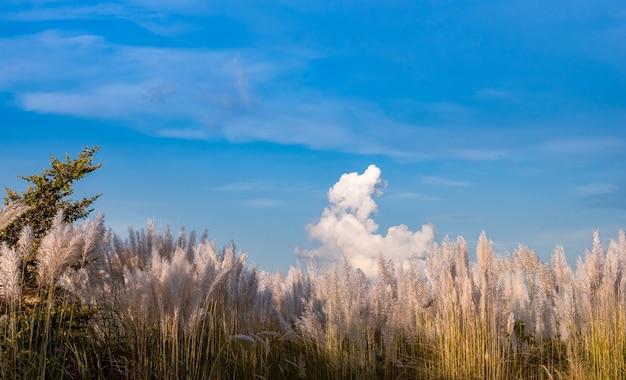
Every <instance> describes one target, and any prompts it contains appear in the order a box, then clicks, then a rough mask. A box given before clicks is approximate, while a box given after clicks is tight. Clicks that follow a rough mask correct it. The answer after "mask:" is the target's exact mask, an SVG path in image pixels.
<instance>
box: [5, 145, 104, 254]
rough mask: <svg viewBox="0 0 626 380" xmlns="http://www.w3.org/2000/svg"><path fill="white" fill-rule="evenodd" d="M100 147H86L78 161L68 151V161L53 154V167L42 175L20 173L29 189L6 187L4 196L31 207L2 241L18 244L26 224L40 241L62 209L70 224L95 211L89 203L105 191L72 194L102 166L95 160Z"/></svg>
mask: <svg viewBox="0 0 626 380" xmlns="http://www.w3.org/2000/svg"><path fill="white" fill-rule="evenodd" d="M98 149H99V147H97V146H96V147H94V148H92V149H89V147H85V148H84V149H83V151H82V152H81V153H80V155H79V156H78V158H76V159H74V160H72V159H71V158H70V156H69V154H67V153H66V154H65V161H61V160H58V159H57V158H56V157H54V156H53V155H50V157H51V158H52V162H51V164H50V166H51V167H50V168H45V169H44V170H43V172H42V173H41V174H34V175H31V176H28V177H23V176H20V178H22V179H24V180H26V181H28V182H31V183H32V185H29V186H28V189H27V190H26V191H25V192H23V191H19V192H18V191H15V190H11V189H9V188H7V187H5V190H6V192H7V196H6V197H4V203H5V205H9V204H12V203H14V202H17V203H21V204H24V205H26V206H29V209H28V211H26V212H24V213H23V214H22V215H21V216H20V217H18V218H17V219H15V220H14V221H13V222H12V223H11V224H9V225H8V226H6V227H5V228H4V229H2V230H1V231H0V242H2V241H3V242H6V243H8V244H9V245H10V246H14V245H15V244H16V243H17V241H18V239H19V236H20V232H21V231H22V229H23V228H24V227H25V226H31V227H32V229H33V235H34V237H35V241H36V242H38V241H39V240H40V239H41V238H43V237H44V236H45V234H46V232H47V231H48V230H49V229H50V226H51V225H52V219H53V218H54V216H55V215H56V214H57V213H58V212H59V211H60V210H63V213H64V218H65V221H66V222H69V223H73V222H75V221H76V220H79V219H82V218H85V217H87V216H88V215H89V213H91V211H93V209H92V208H89V206H90V205H91V204H92V203H93V202H94V201H95V200H96V199H98V197H99V196H100V195H101V194H97V195H95V196H93V197H89V198H83V199H81V200H79V201H74V200H72V199H68V197H69V196H70V195H72V193H73V192H74V191H73V189H72V185H73V184H74V182H75V181H76V180H79V179H81V178H83V177H84V176H85V175H87V174H88V173H91V172H92V171H94V170H96V169H98V168H99V167H100V166H102V164H93V163H92V161H93V158H94V157H93V155H94V153H96V152H97V151H98Z"/></svg>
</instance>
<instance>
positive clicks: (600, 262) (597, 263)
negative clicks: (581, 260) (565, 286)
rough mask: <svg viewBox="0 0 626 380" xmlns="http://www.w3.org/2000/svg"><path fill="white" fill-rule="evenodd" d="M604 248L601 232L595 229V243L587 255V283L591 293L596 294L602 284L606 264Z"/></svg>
mask: <svg viewBox="0 0 626 380" xmlns="http://www.w3.org/2000/svg"><path fill="white" fill-rule="evenodd" d="M603 251H604V249H603V247H602V241H601V240H600V232H599V231H598V230H594V231H593V245H592V247H591V252H587V255H586V257H585V276H586V281H585V283H586V284H587V286H588V290H589V294H591V295H592V297H593V295H595V293H596V291H597V290H598V288H599V287H600V285H601V284H602V280H603V279H602V275H603V266H604V253H603Z"/></svg>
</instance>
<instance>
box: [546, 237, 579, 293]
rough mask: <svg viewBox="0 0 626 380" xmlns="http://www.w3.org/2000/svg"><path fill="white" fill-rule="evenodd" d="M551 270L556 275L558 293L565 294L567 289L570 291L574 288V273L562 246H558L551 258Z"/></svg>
mask: <svg viewBox="0 0 626 380" xmlns="http://www.w3.org/2000/svg"><path fill="white" fill-rule="evenodd" d="M550 269H551V270H552V273H553V274H554V278H555V282H556V289H555V290H556V292H557V293H560V292H564V291H566V289H570V288H571V287H572V286H573V282H574V272H573V271H572V268H570V266H569V265H568V264H567V259H566V258H565V251H564V250H563V246H562V245H557V246H556V248H555V249H554V253H553V254H552V257H551V258H550Z"/></svg>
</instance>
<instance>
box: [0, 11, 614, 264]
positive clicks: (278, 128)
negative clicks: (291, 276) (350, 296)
mask: <svg viewBox="0 0 626 380" xmlns="http://www.w3.org/2000/svg"><path fill="white" fill-rule="evenodd" d="M623 41H626V3H624V2H622V1H602V0H600V1H579V0H573V1H568V2H562V1H558V2H557V1H548V2H546V1H535V0H526V1H518V0H507V1H475V2H465V1H445V0H442V1H435V0H433V1H416V2H404V1H385V2H373V1H359V2H356V1H347V2H343V3H341V4H336V2H331V1H308V2H304V1H302V2H295V1H274V2H256V1H255V2H252V1H224V2H222V1H212V2H204V1H195V0H186V1H174V0H165V1H159V0H154V1H148V0H135V1H109V2H99V3H97V4H94V2H87V1H85V2H79V1H63V0H59V1H45V0H39V1H12V0H8V1H4V2H2V5H0V52H1V53H0V116H1V119H2V122H1V124H0V125H1V127H0V128H1V129H2V138H1V139H0V159H1V160H2V162H3V165H1V166H0V180H1V182H2V184H3V185H5V186H8V187H10V188H22V189H23V188H25V185H26V183H25V182H24V181H22V180H20V179H18V178H17V176H18V175H28V174H34V173H38V172H40V171H41V169H42V168H43V167H45V166H47V164H48V163H49V154H51V153H52V154H54V155H56V156H62V155H64V154H65V152H68V153H70V154H71V155H75V154H77V153H78V152H80V150H81V149H82V148H83V147H84V146H86V145H89V146H94V145H98V146H100V147H101V150H100V151H99V152H98V153H97V156H96V161H98V162H101V163H103V164H104V166H103V167H102V168H101V169H99V170H98V171H97V172H94V173H93V174H91V175H90V176H88V177H86V178H85V179H84V180H82V181H81V182H80V183H79V184H77V188H76V190H77V194H76V195H77V196H83V195H84V196H86V195H90V194H93V193H94V192H98V193H102V194H103V195H102V197H101V198H100V199H99V200H98V201H97V203H96V208H97V210H99V211H102V212H104V214H105V218H106V220H107V224H108V225H109V226H111V227H112V228H113V229H114V230H115V231H116V232H119V233H122V234H123V233H124V232H125V230H126V228H127V226H128V225H133V226H135V227H144V226H145V223H146V221H147V219H148V218H153V219H154V220H155V224H156V225H157V226H166V225H171V226H172V228H173V229H174V230H175V231H176V230H178V228H179V227H180V226H185V227H186V228H187V229H188V230H191V229H195V230H199V231H202V230H204V229H205V228H206V229H208V232H209V236H210V237H211V238H212V239H215V240H216V242H217V244H218V245H224V244H226V243H228V241H229V240H230V239H233V240H234V242H235V244H236V245H237V246H238V247H239V249H241V250H244V251H247V252H248V253H249V257H250V260H251V261H253V262H254V263H256V264H258V265H259V267H260V268H262V269H267V270H273V269H277V268H278V269H283V270H284V269H287V268H288V267H289V266H290V265H293V264H295V262H296V260H297V259H298V257H297V256H296V255H295V254H294V249H296V248H298V249H300V250H302V249H305V250H306V249H314V248H316V247H319V246H320V244H322V243H321V242H320V241H316V240H311V239H310V236H308V232H307V231H308V229H307V227H306V226H307V225H314V224H316V223H318V222H319V221H320V218H321V217H322V214H323V212H324V211H323V210H324V209H325V208H327V207H328V206H329V200H328V197H327V193H328V190H329V188H330V187H332V186H333V185H334V184H335V183H336V182H337V181H338V180H339V178H340V177H341V175H342V174H343V173H351V172H358V173H363V172H364V171H365V170H366V169H367V168H368V166H369V165H370V164H375V165H376V166H377V167H378V168H379V169H380V171H381V178H382V181H384V185H385V186H384V187H382V188H381V192H382V194H381V195H380V196H378V197H377V198H375V201H376V203H377V206H378V212H377V213H375V214H373V215H372V216H371V218H373V219H374V220H375V221H376V223H377V224H378V227H379V228H378V230H377V231H374V232H373V233H379V234H382V235H384V234H385V233H386V231H387V228H389V227H392V226H397V225H401V224H404V225H406V226H408V228H409V229H410V230H411V231H418V230H420V229H421V228H422V226H423V225H424V224H432V226H434V229H435V231H436V238H437V240H441V239H442V238H443V237H444V236H445V235H450V236H451V237H452V238H456V236H458V235H462V236H464V237H465V238H466V240H468V242H469V243H470V245H471V246H473V245H474V244H475V242H476V240H477V238H478V236H479V234H480V232H481V231H482V230H485V231H486V233H487V236H488V237H489V238H490V239H492V240H493V241H494V245H495V247H496V249H497V250H498V251H499V252H501V253H504V252H507V251H512V250H513V249H515V247H516V246H517V244H518V243H520V242H521V243H524V244H526V245H528V246H530V247H531V248H533V249H535V250H536V251H537V252H538V253H539V255H540V256H541V257H542V258H544V259H547V258H548V257H549V255H550V254H551V253H552V250H553V249H554V246H555V245H556V244H563V246H564V247H565V252H566V254H567V255H568V257H569V258H570V259H571V260H572V261H573V258H574V257H575V256H576V255H579V254H582V253H583V252H584V249H585V248H588V247H590V245H591V238H592V236H591V234H592V231H593V230H594V229H596V228H597V229H599V230H600V233H601V236H602V237H603V239H604V240H606V241H608V239H609V238H612V237H613V236H615V235H616V234H617V231H618V229H619V228H623V227H624V226H625V225H626V171H625V170H624V169H625V164H626V49H625V48H624V42H623ZM381 184H382V182H381ZM337 254H339V253H337Z"/></svg>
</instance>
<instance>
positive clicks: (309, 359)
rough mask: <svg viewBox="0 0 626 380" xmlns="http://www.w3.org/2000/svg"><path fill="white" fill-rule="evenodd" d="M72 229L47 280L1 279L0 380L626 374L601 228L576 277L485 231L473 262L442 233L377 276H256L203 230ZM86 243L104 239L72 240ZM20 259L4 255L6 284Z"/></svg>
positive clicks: (614, 252)
mask: <svg viewBox="0 0 626 380" xmlns="http://www.w3.org/2000/svg"><path fill="white" fill-rule="evenodd" d="M57 223H60V221H57ZM91 227H92V228H96V227H97V226H95V227H94V226H91ZM58 230H59V231H61V230H63V229H62V228H61V227H59V228H58ZM63 231H64V232H63V233H64V235H62V236H61V235H59V236H61V237H59V236H57V238H58V239H60V240H55V241H56V243H55V244H52V243H50V244H51V245H50V246H48V247H47V248H46V247H43V248H41V247H40V248H39V249H48V250H49V251H48V252H47V254H48V261H47V262H49V263H54V266H55V268H57V269H55V270H54V271H52V270H50V269H47V268H43V267H41V266H42V265H44V264H42V262H39V263H36V264H34V265H37V266H38V267H37V273H40V274H41V276H48V277H45V278H46V279H47V280H46V281H42V280H41V278H40V277H36V278H26V277H25V276H23V273H24V272H19V273H17V272H16V273H14V274H17V275H19V276H18V278H19V279H21V280H20V281H21V283H20V284H19V286H17V285H15V284H14V283H12V284H13V285H11V286H13V288H11V289H14V290H11V291H12V292H13V291H14V292H17V293H15V294H19V297H15V296H11V294H12V293H10V292H9V288H6V289H5V288H3V289H4V290H3V292H4V293H1V294H3V296H2V297H0V298H1V301H2V303H1V306H2V313H1V316H0V339H1V341H0V350H1V351H0V378H3V379H4V378H6V379H36V378H55V379H62V378H67V379H86V378H102V379H126V378H129V379H175V378H189V379H192V378H193V379H282V378H284V379H321V378H323V379H459V378H462V379H616V378H620V377H622V376H623V374H624V373H625V371H626V331H625V328H626V312H625V305H626V300H625V298H624V293H625V289H626V285H625V284H626V282H625V281H624V279H623V278H622V274H623V272H624V269H626V268H625V266H626V238H625V236H624V233H623V232H620V236H619V240H618V241H616V242H611V244H610V245H609V248H608V250H604V249H602V246H601V244H600V242H599V238H598V237H597V236H594V250H593V252H591V253H589V254H588V255H587V257H586V258H585V259H584V260H583V259H581V260H579V266H578V268H577V270H576V272H575V273H574V272H573V271H571V269H570V268H569V267H568V266H567V264H566V263H564V260H563V258H562V252H561V251H559V250H557V251H555V256H554V257H553V260H552V261H551V263H550V264H544V263H541V262H540V261H539V260H538V259H537V257H536V255H535V254H534V252H532V251H531V250H529V249H528V248H526V247H523V246H521V247H520V248H519V249H518V250H516V251H515V252H514V253H513V254H511V255H509V256H499V255H496V254H495V253H494V252H493V249H492V247H491V244H490V243H489V242H488V241H487V240H486V237H485V236H481V239H480V241H479V245H478V247H477V251H478V259H479V260H478V261H477V262H472V261H471V260H470V259H469V251H468V250H467V247H466V245H465V242H464V240H463V239H461V238H460V239H459V240H457V241H456V242H453V241H451V240H449V239H445V240H444V241H442V242H441V244H439V245H436V246H435V247H433V250H432V252H431V253H430V254H429V256H428V257H427V258H426V259H425V260H417V261H414V262H412V263H411V265H410V266H409V267H399V266H395V265H394V264H393V263H391V262H389V261H386V260H385V259H384V258H383V257H381V259H380V263H379V265H380V268H379V273H380V275H379V277H378V278H376V279H367V278H366V277H365V276H364V274H363V272H361V271H359V270H358V269H355V268H353V267H352V266H351V265H350V264H348V263H347V261H346V262H344V263H343V266H341V265H337V266H330V267H328V268H325V269H323V270H318V269H317V268H316V267H315V266H314V265H310V266H309V267H308V268H307V269H302V268H300V267H298V268H292V269H291V270H290V271H289V273H287V275H286V276H282V275H280V274H270V273H265V272H260V271H258V270H257V269H256V268H255V267H252V266H248V265H246V263H245V259H246V256H245V255H243V254H238V253H236V252H235V249H234V246H232V245H231V246H227V247H226V248H224V249H223V250H221V251H216V250H215V248H214V246H213V244H212V243H211V242H209V241H208V240H207V239H206V237H201V238H200V239H199V241H198V242H196V238H195V236H194V235H193V234H192V235H190V236H186V235H185V234H184V233H182V234H181V235H180V236H178V237H177V238H174V237H173V236H172V234H171V233H170V232H169V230H168V231H166V232H165V233H163V232H159V231H155V230H154V229H153V227H152V226H151V225H149V226H148V229H147V230H146V231H139V232H138V231H130V232H129V238H128V239H127V240H124V241H122V240H121V239H119V238H117V237H115V236H114V235H110V234H102V235H98V234H93V233H92V234H90V235H89V236H91V237H88V236H87V235H88V234H87V233H86V231H85V229H65V230H63ZM93 236H99V238H100V239H101V241H99V243H98V244H95V245H93V244H92V245H89V244H83V245H81V244H82V243H81V244H79V243H80V241H82V240H80V239H92V238H93ZM63 239H69V240H68V241H73V242H74V243H73V244H78V245H72V244H66V243H67V242H64V241H63ZM52 240H53V239H49V241H50V242H52ZM85 241H86V240H85ZM76 242H79V243H76ZM75 246H80V247H82V246H85V247H87V246H89V247H96V248H97V249H96V248H93V249H94V252H97V257H94V259H93V260H84V259H81V260H82V261H79V262H78V264H75V263H70V262H66V261H58V262H54V258H58V257H69V256H68V255H65V256H64V255H59V252H58V251H55V250H54V249H57V250H58V249H61V250H62V249H70V248H71V247H75ZM54 247H57V248H54ZM68 247H70V248H68ZM98 247H99V248H98ZM71 249H74V248H71ZM90 249H91V248H90ZM76 252H78V251H76ZM15 255H16V251H10V250H9V248H8V247H4V248H2V255H0V261H2V263H0V264H2V265H0V269H1V270H2V271H3V272H2V273H3V274H2V276H3V277H2V279H3V280H2V281H4V282H3V283H0V285H2V286H6V285H5V284H8V283H9V282H7V281H9V280H10V278H13V277H10V276H8V275H7V270H8V269H7V268H11V265H13V264H14V261H10V260H14V259H15V257H16V256H15ZM85 255H86V254H85ZM74 256H75V257H79V256H80V255H74ZM74 256H72V257H74ZM83 256H84V255H83ZM63 260H65V259H63ZM12 263H13V264H12ZM46 265H47V264H46ZM50 265H52V264H50ZM20 270H21V269H20ZM598 273H599V275H598ZM9 274H10V273H9ZM592 274H593V275H592ZM7 278H9V280H7ZM11 281H13V280H11ZM13 282H15V281H13Z"/></svg>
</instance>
